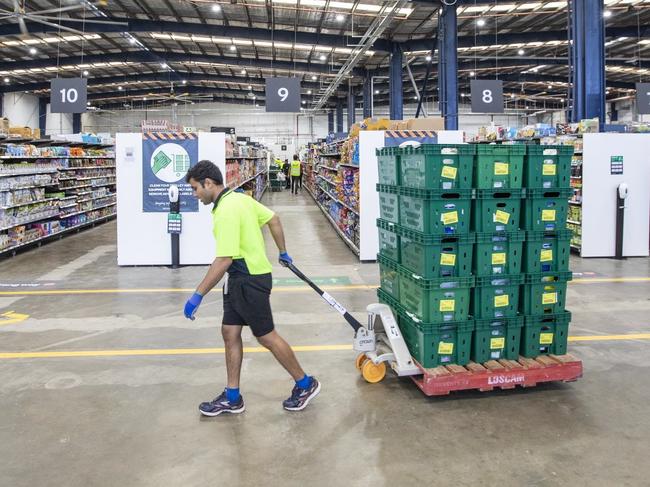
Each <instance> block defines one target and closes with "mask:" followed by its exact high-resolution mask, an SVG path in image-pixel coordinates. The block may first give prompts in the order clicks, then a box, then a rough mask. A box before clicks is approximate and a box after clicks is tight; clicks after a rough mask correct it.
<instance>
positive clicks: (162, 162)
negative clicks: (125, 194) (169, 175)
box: [151, 151, 172, 174]
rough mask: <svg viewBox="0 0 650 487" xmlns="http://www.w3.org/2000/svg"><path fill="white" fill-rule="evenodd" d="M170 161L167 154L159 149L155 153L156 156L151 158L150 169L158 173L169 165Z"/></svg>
mask: <svg viewBox="0 0 650 487" xmlns="http://www.w3.org/2000/svg"><path fill="white" fill-rule="evenodd" d="M171 162H172V160H171V159H170V158H169V156H168V155H167V154H165V153H164V152H163V151H160V152H159V153H158V154H156V157H154V158H153V166H152V168H151V169H152V170H153V173H154V174H158V172H159V171H161V170H162V169H165V168H166V167H167V166H169V164H170V163H171Z"/></svg>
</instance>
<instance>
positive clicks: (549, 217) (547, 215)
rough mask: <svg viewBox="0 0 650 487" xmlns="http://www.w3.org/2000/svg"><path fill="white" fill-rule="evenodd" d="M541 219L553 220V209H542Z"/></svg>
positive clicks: (545, 220) (544, 220)
mask: <svg viewBox="0 0 650 487" xmlns="http://www.w3.org/2000/svg"><path fill="white" fill-rule="evenodd" d="M542 221H543V222H554V221H555V210H542Z"/></svg>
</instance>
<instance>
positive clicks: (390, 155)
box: [377, 147, 401, 186]
mask: <svg viewBox="0 0 650 487" xmlns="http://www.w3.org/2000/svg"><path fill="white" fill-rule="evenodd" d="M400 151H401V149H400V148H399V147H385V148H383V149H377V163H378V164H379V166H378V179H377V180H378V181H379V184H388V185H391V186H397V185H398V184H400Z"/></svg>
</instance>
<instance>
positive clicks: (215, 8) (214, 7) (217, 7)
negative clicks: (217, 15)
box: [212, 3, 221, 12]
mask: <svg viewBox="0 0 650 487" xmlns="http://www.w3.org/2000/svg"><path fill="white" fill-rule="evenodd" d="M212 11H213V12H221V5H219V4H218V3H215V4H214V5H213V6H212Z"/></svg>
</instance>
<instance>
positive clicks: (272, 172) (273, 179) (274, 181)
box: [269, 164, 285, 191]
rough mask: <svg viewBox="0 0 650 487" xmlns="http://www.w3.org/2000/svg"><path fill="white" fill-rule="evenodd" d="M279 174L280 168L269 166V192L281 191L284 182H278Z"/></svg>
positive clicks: (273, 165)
mask: <svg viewBox="0 0 650 487" xmlns="http://www.w3.org/2000/svg"><path fill="white" fill-rule="evenodd" d="M281 172H282V171H281V169H280V166H277V165H275V164H271V166H270V167H269V183H270V185H271V191H282V189H283V188H284V186H285V182H284V181H280V180H278V175H279V174H280V173H281Z"/></svg>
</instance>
